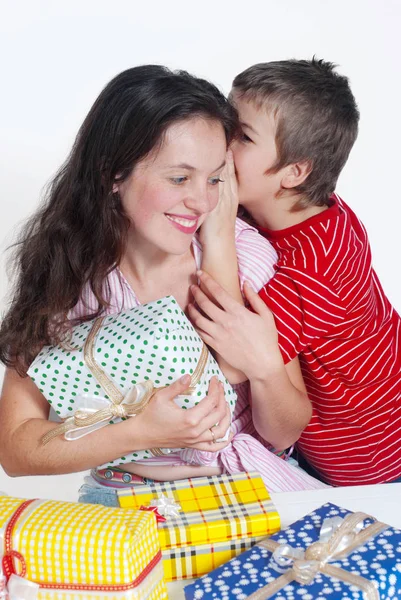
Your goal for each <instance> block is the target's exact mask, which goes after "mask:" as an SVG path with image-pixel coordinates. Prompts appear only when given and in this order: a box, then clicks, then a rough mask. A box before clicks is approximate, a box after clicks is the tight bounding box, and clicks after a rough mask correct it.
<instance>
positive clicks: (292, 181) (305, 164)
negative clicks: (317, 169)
mask: <svg viewBox="0 0 401 600" xmlns="http://www.w3.org/2000/svg"><path fill="white" fill-rule="evenodd" d="M312 168H313V165H312V162H311V161H310V160H305V161H302V162H297V163H292V164H291V165H287V167H285V168H284V172H283V177H282V178H281V187H282V188H285V189H291V188H295V187H297V186H298V185H301V183H303V182H304V181H305V179H306V178H307V177H308V175H310V173H311V172H312Z"/></svg>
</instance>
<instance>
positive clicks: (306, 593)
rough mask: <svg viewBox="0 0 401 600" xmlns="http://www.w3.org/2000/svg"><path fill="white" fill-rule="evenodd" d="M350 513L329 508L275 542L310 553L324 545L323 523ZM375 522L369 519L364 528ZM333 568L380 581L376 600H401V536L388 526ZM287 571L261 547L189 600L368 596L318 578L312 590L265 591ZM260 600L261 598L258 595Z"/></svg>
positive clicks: (203, 581)
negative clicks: (314, 545) (312, 547)
mask: <svg viewBox="0 0 401 600" xmlns="http://www.w3.org/2000/svg"><path fill="white" fill-rule="evenodd" d="M349 513H350V511H348V510H345V509H343V508H340V507H338V506H336V505H334V504H331V503H327V504H325V505H323V506H321V507H320V508H319V509H318V510H316V511H314V512H312V513H310V514H309V515H307V516H306V517H304V518H303V519H300V520H299V521H297V522H296V523H294V524H293V525H291V526H290V527H288V528H287V529H284V530H283V531H280V532H279V533H276V534H275V535H273V536H271V538H270V539H272V540H275V541H276V542H278V543H280V544H289V545H291V546H292V547H293V548H301V549H302V550H305V549H306V548H307V547H308V546H310V545H311V544H312V543H313V542H317V541H318V540H319V534H320V529H321V525H322V523H323V520H324V519H326V518H330V517H338V516H339V517H345V516H346V515H348V514H349ZM371 523H373V519H366V520H365V521H364V525H366V526H368V525H369V524H371ZM330 565H333V566H336V567H340V568H342V569H344V570H346V571H348V572H349V573H353V574H355V575H359V576H361V577H363V578H365V579H367V580H369V581H372V582H374V585H375V588H376V589H377V594H376V597H377V598H380V600H390V599H393V598H394V599H397V598H401V531H400V530H398V529H394V528H392V527H387V528H385V529H384V530H383V531H381V532H380V533H378V534H377V535H376V536H374V537H372V538H370V539H369V540H368V541H366V542H365V543H364V544H363V545H362V546H358V548H356V549H355V550H354V551H352V552H351V553H350V554H348V556H347V557H346V558H342V559H339V558H337V559H334V560H333V561H330ZM282 574H283V569H280V568H278V566H277V565H276V562H275V561H274V560H273V559H272V552H270V551H269V550H268V549H266V548H263V547H262V546H260V545H258V544H256V545H255V546H253V547H252V548H251V549H250V550H247V551H246V552H244V553H243V554H241V555H239V556H237V557H236V558H235V559H233V560H231V561H230V562H228V563H226V564H225V565H223V566H221V567H219V568H218V569H215V570H214V571H212V572H211V573H209V574H208V575H205V576H204V577H201V578H200V579H197V580H196V581H195V582H194V583H192V584H190V585H188V586H186V587H185V598H186V600H246V599H247V598H249V597H250V596H252V595H254V594H255V592H257V591H258V590H259V591H260V592H261V593H260V595H259V596H258V600H262V599H263V600H267V599H268V598H269V599H270V598H271V599H272V600H273V599H274V600H318V599H323V598H324V599H326V600H345V599H347V600H353V599H355V600H356V599H365V598H367V596H366V595H365V593H364V592H363V591H362V589H361V588H359V587H357V586H355V585H351V584H349V583H346V582H345V581H341V580H340V579H337V578H334V577H330V576H329V575H325V574H323V573H321V572H319V573H317V574H316V575H315V577H314V579H313V581H312V583H310V584H309V585H301V584H299V583H297V582H296V581H291V583H289V584H287V585H286V586H285V587H284V588H283V589H281V590H280V591H278V592H276V593H274V594H273V595H266V594H265V593H264V592H262V589H263V588H264V587H265V586H266V585H267V584H269V583H270V582H272V581H274V580H276V579H278V578H279V577H280V576H281V575H282ZM253 598H255V596H253Z"/></svg>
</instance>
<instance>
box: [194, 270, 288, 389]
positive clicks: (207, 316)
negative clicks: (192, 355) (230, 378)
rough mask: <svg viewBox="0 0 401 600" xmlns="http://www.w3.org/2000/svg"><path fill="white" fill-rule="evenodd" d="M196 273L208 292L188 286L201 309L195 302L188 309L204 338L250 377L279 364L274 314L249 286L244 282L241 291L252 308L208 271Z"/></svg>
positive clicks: (260, 376) (256, 376) (203, 287)
mask: <svg viewBox="0 0 401 600" xmlns="http://www.w3.org/2000/svg"><path fill="white" fill-rule="evenodd" d="M198 276H199V279H200V283H201V286H202V289H204V290H205V291H206V292H207V295H206V294H205V293H204V292H203V291H202V289H200V287H198V286H191V291H192V294H193V296H194V300H195V302H196V304H197V306H198V307H199V308H200V310H201V311H202V312H199V310H198V309H197V308H196V306H195V305H194V304H191V305H190V306H189V309H188V310H189V316H190V318H191V321H192V323H193V324H194V326H195V327H196V328H197V330H198V332H199V335H200V336H201V337H202V339H203V341H204V342H205V343H206V344H207V345H208V346H211V347H212V348H213V349H214V350H215V351H216V352H217V353H218V354H219V355H220V356H222V357H223V359H224V360H226V361H227V362H228V363H229V364H230V365H232V366H233V367H234V368H235V369H239V370H240V371H242V372H243V373H244V374H245V375H246V377H247V378H248V379H249V380H251V381H252V380H258V379H261V378H264V377H265V376H266V375H267V374H268V373H269V371H274V370H275V369H276V368H277V367H278V368H282V367H283V360H282V358H281V353H280V350H279V347H278V343H277V330H276V325H275V322H274V318H273V315H272V313H271V311H270V310H269V309H268V308H267V306H266V305H265V303H264V302H263V300H262V299H261V298H260V297H259V296H258V294H257V293H256V292H255V291H254V290H253V289H252V287H251V286H250V285H249V284H248V283H245V285H244V292H245V296H246V299H247V300H248V302H249V304H250V306H251V308H252V309H253V310H254V311H255V312H252V311H250V310H248V309H247V308H245V307H244V306H243V305H241V304H240V303H239V302H237V301H236V300H234V299H233V298H231V296H230V295H229V294H227V292H226V291H225V290H224V289H223V288H222V287H221V286H220V285H219V284H218V283H217V282H216V281H214V279H212V278H211V277H210V276H209V275H208V274H207V273H204V272H202V273H199V274H198Z"/></svg>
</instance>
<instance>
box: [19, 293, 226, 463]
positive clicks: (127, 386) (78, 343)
mask: <svg viewBox="0 0 401 600" xmlns="http://www.w3.org/2000/svg"><path fill="white" fill-rule="evenodd" d="M183 374H189V375H191V383H190V386H189V388H188V390H186V393H185V394H184V395H180V396H177V397H176V398H175V402H176V403H177V404H178V406H180V407H181V408H183V409H188V408H191V407H193V406H195V405H196V404H198V403H199V402H200V400H201V399H202V398H204V397H205V396H206V395H207V392H208V388H209V382H210V379H211V377H213V375H216V376H217V377H218V379H219V380H220V381H221V382H222V383H223V384H224V390H225V396H226V400H227V402H228V404H229V407H230V410H231V413H232V412H233V410H234V406H235V402H236V394H235V392H234V390H233V389H232V388H231V386H230V384H229V383H228V382H227V380H226V379H225V377H224V375H223V373H222V371H221V370H220V368H219V366H218V364H217V362H216V360H215V359H214V357H213V356H212V355H211V353H210V352H209V351H208V350H207V348H206V346H205V345H204V343H203V341H202V340H201V338H200V337H199V335H198V333H197V332H196V331H195V329H194V328H193V326H192V324H191V323H190V322H189V320H188V319H187V317H186V316H185V314H184V313H183V311H182V310H181V308H180V307H179V305H178V303H177V301H176V300H175V298H173V297H172V296H167V297H166V298H162V299H161V300H156V301H155V302H149V303H148V304H144V305H142V306H138V307H135V308H131V309H129V310H126V311H124V312H121V313H118V314H116V315H108V316H104V317H100V318H97V319H94V320H93V321H87V322H85V323H81V324H80V325H78V326H76V327H74V328H73V330H72V336H71V339H70V340H69V342H68V345H67V344H66V345H65V347H63V346H45V347H44V348H43V349H42V350H41V352H40V353H39V354H38V355H37V357H36V358H35V360H34V361H33V363H32V365H31V366H30V368H29V370H28V375H29V376H30V377H31V379H32V380H33V381H34V382H35V384H36V385H37V386H38V388H39V390H40V391H41V392H42V394H43V395H44V396H45V397H46V399H47V401H48V402H49V404H51V406H52V407H53V408H54V410H55V412H56V413H57V414H58V415H59V417H60V418H61V419H62V421H63V424H62V425H59V426H57V427H56V428H55V429H54V430H51V431H50V432H49V434H47V435H46V436H45V437H44V440H43V441H44V443H47V442H48V441H50V440H51V439H52V438H53V437H55V436H57V435H60V434H64V436H65V438H66V439H68V440H74V439H78V438H79V437H82V436H83V435H86V434H88V433H91V432H92V431H94V430H95V429H98V428H99V427H103V426H105V425H107V424H113V423H117V422H119V421H121V419H124V418H127V417H130V416H134V415H135V414H139V413H140V412H141V411H142V410H143V409H144V408H145V407H146V405H147V403H148V402H149V401H150V399H151V397H152V395H153V393H154V391H155V390H157V388H162V387H164V386H168V385H170V384H171V383H173V382H174V381H176V380H177V379H178V378H179V377H181V376H182V375H183ZM226 435H228V433H227V434H226ZM175 451H179V449H175ZM169 452H170V451H169V450H160V449H153V450H151V449H149V450H140V451H136V452H134V453H131V454H129V455H127V456H123V457H121V458H118V459H115V460H113V461H111V462H109V463H108V465H110V466H113V465H114V466H115V465H121V464H126V463H129V462H142V463H143V462H145V461H146V459H149V458H151V457H154V456H158V455H162V454H165V453H167V454H168V453H169Z"/></svg>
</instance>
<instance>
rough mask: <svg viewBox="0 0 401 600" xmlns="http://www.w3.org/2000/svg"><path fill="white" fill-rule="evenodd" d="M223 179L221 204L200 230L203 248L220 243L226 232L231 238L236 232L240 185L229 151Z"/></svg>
mask: <svg viewBox="0 0 401 600" xmlns="http://www.w3.org/2000/svg"><path fill="white" fill-rule="evenodd" d="M221 178H222V180H223V181H222V183H220V184H219V202H218V204H217V206H216V208H215V209H214V210H213V211H212V212H211V213H210V215H208V217H207V218H206V220H205V221H204V223H203V224H202V226H201V228H200V232H199V235H200V242H201V244H202V246H205V245H206V244H210V243H215V242H216V241H219V238H220V237H221V236H222V235H224V234H225V233H226V232H227V234H228V235H229V236H230V238H231V237H232V236H233V231H234V230H235V219H236V216H237V210H238V184H237V178H236V175H235V167H234V159H233V153H232V152H231V150H228V151H227V155H226V166H225V167H224V169H223V172H222V174H221Z"/></svg>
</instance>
